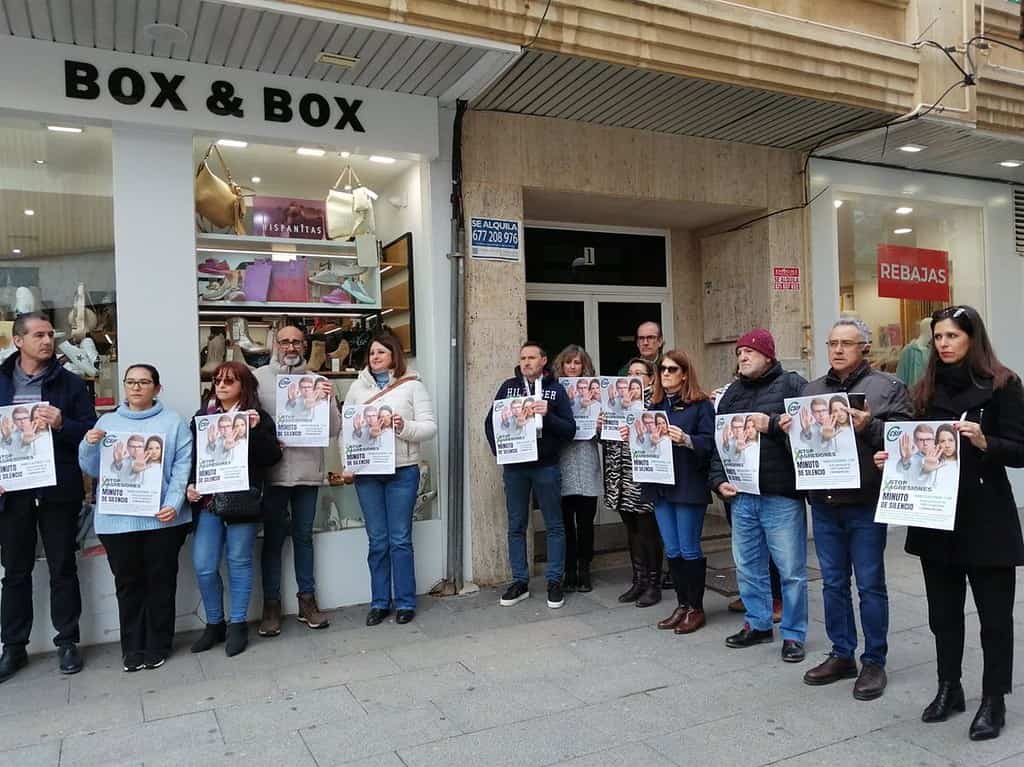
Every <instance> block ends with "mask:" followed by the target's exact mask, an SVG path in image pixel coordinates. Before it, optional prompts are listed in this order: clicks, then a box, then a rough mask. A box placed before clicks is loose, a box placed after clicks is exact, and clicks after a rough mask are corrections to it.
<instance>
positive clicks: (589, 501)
mask: <svg viewBox="0 0 1024 767" xmlns="http://www.w3.org/2000/svg"><path fill="white" fill-rule="evenodd" d="M596 516H597V498H596V497H595V496H592V495H563V496H562V522H563V523H564V524H565V566H566V567H575V566H576V563H577V562H586V563H587V564H590V560H592V559H593V558H594V517H596Z"/></svg>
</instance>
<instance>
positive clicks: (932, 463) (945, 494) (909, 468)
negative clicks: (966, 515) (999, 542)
mask: <svg viewBox="0 0 1024 767" xmlns="http://www.w3.org/2000/svg"><path fill="white" fill-rule="evenodd" d="M885 451H886V452H887V453H889V459H888V460H887V461H886V463H885V468H884V470H883V471H882V492H881V494H880V495H879V496H878V507H877V508H876V510H875V522H880V523H886V524H890V525H912V526H914V527H930V528H933V529H935V530H952V529H953V528H954V526H955V525H956V499H957V492H958V491H959V488H960V435H959V433H958V432H957V431H956V428H955V425H954V424H953V423H951V422H948V421H893V422H890V423H887V424H885Z"/></svg>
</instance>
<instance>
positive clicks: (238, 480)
mask: <svg viewBox="0 0 1024 767" xmlns="http://www.w3.org/2000/svg"><path fill="white" fill-rule="evenodd" d="M195 425H196V482H195V484H196V490H197V491H198V492H199V493H201V494H202V495H209V494H212V493H230V492H237V491H239V490H248V489H249V414H248V413H240V412H238V411H233V412H229V413H211V414H210V415H200V416H196V418H195Z"/></svg>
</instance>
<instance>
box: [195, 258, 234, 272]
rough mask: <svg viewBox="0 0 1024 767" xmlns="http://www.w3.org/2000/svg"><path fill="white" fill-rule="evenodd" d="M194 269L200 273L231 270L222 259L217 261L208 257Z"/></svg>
mask: <svg viewBox="0 0 1024 767" xmlns="http://www.w3.org/2000/svg"><path fill="white" fill-rule="evenodd" d="M196 269H197V271H199V272H200V273H201V274H227V273H228V272H230V271H231V266H230V265H228V262H227V261H224V260H223V259H222V260H220V261H218V260H217V259H215V258H208V259H206V260H205V261H203V263H201V264H199V266H197V267H196Z"/></svg>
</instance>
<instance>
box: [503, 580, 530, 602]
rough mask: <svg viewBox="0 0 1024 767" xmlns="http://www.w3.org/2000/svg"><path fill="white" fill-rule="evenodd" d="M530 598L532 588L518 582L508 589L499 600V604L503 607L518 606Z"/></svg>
mask: <svg viewBox="0 0 1024 767" xmlns="http://www.w3.org/2000/svg"><path fill="white" fill-rule="evenodd" d="M529 598H530V586H529V584H527V583H522V582H521V581H516V582H515V583H513V584H512V585H511V586H509V587H508V588H507V589H505V593H504V594H502V595H501V599H500V600H498V604H500V605H501V606H502V607H511V606H512V605H517V604H519V603H520V602H522V601H523V600H524V599H529Z"/></svg>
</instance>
